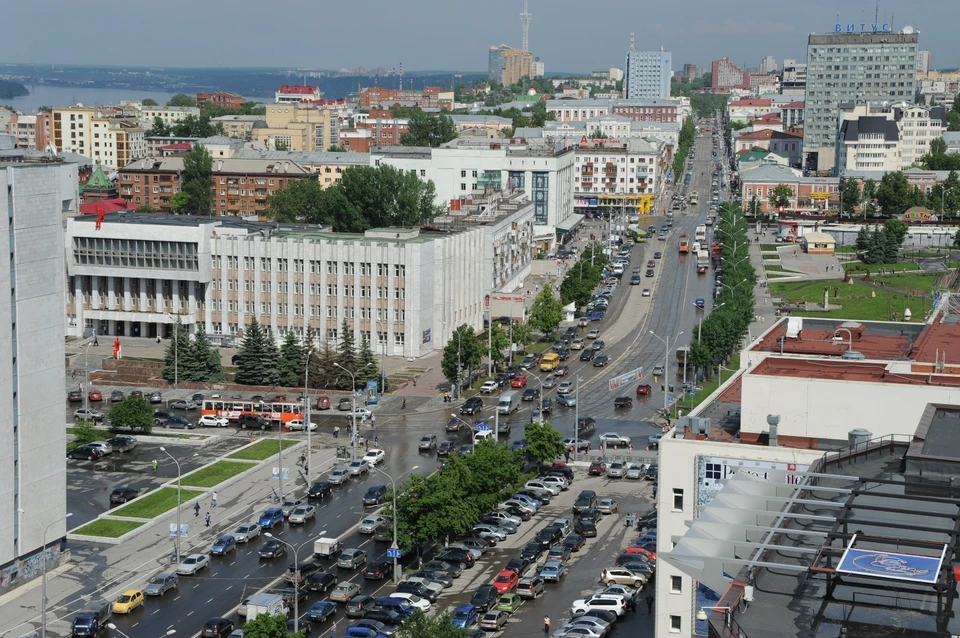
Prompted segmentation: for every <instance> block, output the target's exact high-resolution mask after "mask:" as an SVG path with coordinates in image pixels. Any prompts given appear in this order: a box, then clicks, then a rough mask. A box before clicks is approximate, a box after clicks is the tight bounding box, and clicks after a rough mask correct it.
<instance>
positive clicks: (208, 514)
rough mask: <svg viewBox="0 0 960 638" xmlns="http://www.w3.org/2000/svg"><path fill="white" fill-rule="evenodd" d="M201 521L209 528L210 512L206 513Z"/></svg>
mask: <svg viewBox="0 0 960 638" xmlns="http://www.w3.org/2000/svg"><path fill="white" fill-rule="evenodd" d="M203 520H204V522H205V523H206V524H207V527H210V512H207V515H206V516H204V517H203Z"/></svg>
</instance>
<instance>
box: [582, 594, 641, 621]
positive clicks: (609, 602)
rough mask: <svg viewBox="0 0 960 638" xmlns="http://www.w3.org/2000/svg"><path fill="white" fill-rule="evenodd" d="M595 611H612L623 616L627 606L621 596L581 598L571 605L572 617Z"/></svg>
mask: <svg viewBox="0 0 960 638" xmlns="http://www.w3.org/2000/svg"><path fill="white" fill-rule="evenodd" d="M594 609H602V610H604V611H612V612H614V613H615V614H616V615H618V616H622V615H623V614H624V613H626V611H627V604H626V601H625V600H624V599H623V598H620V597H619V596H617V597H614V596H612V595H611V596H591V597H590V598H580V599H578V600H575V601H573V604H572V605H570V615H571V616H582V615H584V614H585V613H587V612H588V611H593V610H594Z"/></svg>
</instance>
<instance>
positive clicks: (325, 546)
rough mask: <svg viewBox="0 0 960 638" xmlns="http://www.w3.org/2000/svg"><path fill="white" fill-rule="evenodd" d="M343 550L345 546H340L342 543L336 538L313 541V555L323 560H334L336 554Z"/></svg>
mask: <svg viewBox="0 0 960 638" xmlns="http://www.w3.org/2000/svg"><path fill="white" fill-rule="evenodd" d="M342 549H343V546H342V545H341V544H340V541H338V540H337V539H335V538H327V537H325V536H321V537H320V538H318V539H317V540H315V541H313V553H314V554H316V555H317V556H321V557H323V558H332V557H333V556H335V555H336V554H339V553H340V550H342Z"/></svg>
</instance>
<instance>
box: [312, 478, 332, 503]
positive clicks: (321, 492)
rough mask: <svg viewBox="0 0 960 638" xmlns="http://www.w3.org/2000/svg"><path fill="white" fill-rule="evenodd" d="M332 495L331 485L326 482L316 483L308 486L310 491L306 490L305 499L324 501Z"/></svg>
mask: <svg viewBox="0 0 960 638" xmlns="http://www.w3.org/2000/svg"><path fill="white" fill-rule="evenodd" d="M332 493H333V485H331V484H330V483H329V482H327V481H316V482H315V483H314V484H313V485H311V486H310V489H309V490H307V498H319V499H324V498H327V497H328V496H330V494H332Z"/></svg>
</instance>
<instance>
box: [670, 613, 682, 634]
mask: <svg viewBox="0 0 960 638" xmlns="http://www.w3.org/2000/svg"><path fill="white" fill-rule="evenodd" d="M680 627H681V624H680V616H670V633H672V634H679V633H680Z"/></svg>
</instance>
